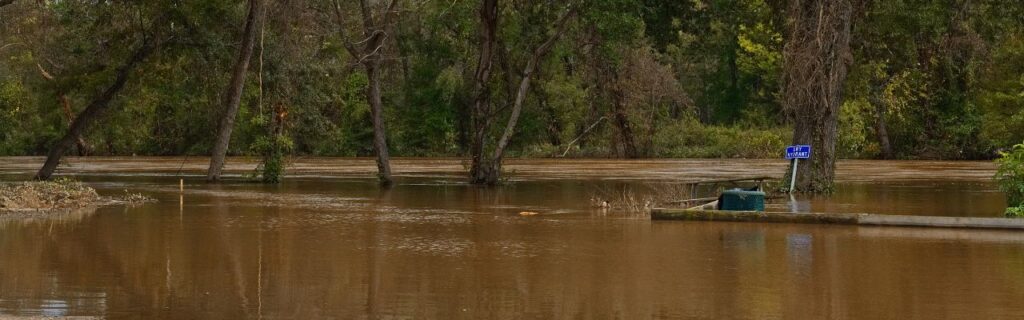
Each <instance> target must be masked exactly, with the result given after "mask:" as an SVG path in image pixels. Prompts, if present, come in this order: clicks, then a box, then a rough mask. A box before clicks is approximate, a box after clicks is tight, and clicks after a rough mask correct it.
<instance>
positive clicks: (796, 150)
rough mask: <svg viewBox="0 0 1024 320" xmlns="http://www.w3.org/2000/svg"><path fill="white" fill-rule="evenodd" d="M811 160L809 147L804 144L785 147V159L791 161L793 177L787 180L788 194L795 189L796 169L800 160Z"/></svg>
mask: <svg viewBox="0 0 1024 320" xmlns="http://www.w3.org/2000/svg"><path fill="white" fill-rule="evenodd" d="M810 158H811V146H810V145H806V144H801V145H795V146H788V147H786V159H791V160H793V175H792V177H791V178H790V180H789V193H793V190H795V189H796V169H797V165H799V164H800V159H810Z"/></svg>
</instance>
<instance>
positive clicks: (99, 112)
mask: <svg viewBox="0 0 1024 320" xmlns="http://www.w3.org/2000/svg"><path fill="white" fill-rule="evenodd" d="M157 47H158V45H154V44H149V43H143V44H142V46H141V47H139V49H137V50H136V51H135V53H133V54H132V56H131V58H129V59H128V61H127V62H125V64H124V65H123V66H121V67H120V68H118V69H117V73H116V77H115V78H114V82H113V83H111V84H110V87H107V89H106V90H104V91H103V93H102V94H100V95H99V96H98V97H96V98H95V99H94V100H93V101H92V102H91V103H89V106H87V107H86V108H85V110H82V113H79V114H78V116H77V117H75V120H74V122H73V123H72V124H71V126H70V127H69V128H68V132H67V133H66V134H64V137H62V138H61V139H60V140H58V141H57V142H56V143H55V144H54V145H53V147H52V148H50V152H49V153H48V154H47V156H46V162H45V163H43V167H42V168H40V169H39V172H37V173H36V176H35V179H36V180H49V179H50V177H51V176H53V172H54V171H55V170H57V165H58V164H60V158H61V157H62V156H64V153H65V152H66V151H67V150H68V149H70V148H71V146H72V145H73V144H74V143H75V142H76V141H78V140H79V139H80V138H81V136H82V134H83V133H85V131H86V130H87V129H88V128H89V126H91V125H92V123H93V122H95V121H96V119H99V118H100V117H102V116H103V114H104V112H105V111H106V110H107V108H108V107H109V106H110V101H111V100H113V99H114V96H116V95H117V93H118V92H121V89H123V88H124V85H125V83H126V82H128V77H129V76H130V75H131V73H132V71H135V67H136V66H137V65H138V64H139V63H141V62H142V61H143V60H145V59H146V57H148V56H149V55H150V54H151V53H153V51H154V50H155V49H156V48H157Z"/></svg>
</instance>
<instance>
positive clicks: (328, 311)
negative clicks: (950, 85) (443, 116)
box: [0, 157, 1024, 319]
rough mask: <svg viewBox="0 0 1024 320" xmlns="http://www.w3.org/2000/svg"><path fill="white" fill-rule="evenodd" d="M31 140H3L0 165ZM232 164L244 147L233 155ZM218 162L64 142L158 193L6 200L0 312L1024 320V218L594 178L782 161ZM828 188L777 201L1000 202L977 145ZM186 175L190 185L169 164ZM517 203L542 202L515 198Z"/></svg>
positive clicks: (754, 170) (116, 178) (764, 169)
mask: <svg viewBox="0 0 1024 320" xmlns="http://www.w3.org/2000/svg"><path fill="white" fill-rule="evenodd" d="M41 161H42V159H40V158H0V179H2V180H16V179H24V178H26V177H29V176H31V173H32V172H33V171H34V170H35V169H37V168H38V166H39V164H40V163H41ZM230 163H231V164H232V165H231V166H229V167H228V170H229V172H231V173H232V174H233V175H234V176H235V177H240V176H241V175H243V174H245V173H247V172H250V171H251V170H252V167H253V163H252V162H251V161H249V160H247V159H232V160H231V162H230ZM205 164H206V159H195V158H192V159H183V158H141V157H140V158H97V159H79V158H71V159H69V161H68V165H67V166H64V167H61V169H60V171H59V173H62V174H65V175H72V176H75V177H76V178H77V179H80V180H83V181H86V182H87V183H88V184H89V185H90V186H93V187H96V188H97V189H98V190H99V191H100V193H101V194H107V195H114V194H119V193H123V192H124V190H125V189H130V190H131V191H133V192H141V193H144V194H147V195H151V196H153V197H155V198H158V199H159V200H160V202H158V203H153V204H144V205H139V206H133V207H126V206H112V207H103V208H99V209H96V210H86V211H80V212H72V213H67V214H62V215H59V216H56V217H53V218H46V219H39V218H37V219H31V220H28V219H3V218H0V315H15V316H101V317H109V318H137V317H142V318H180V319H194V318H215V319H239V318H288V319H310V318H336V319H393V318H400V319H405V318H430V319H524V318H527V319H532V318H536V319H552V318H572V319H648V318H658V319H693V318H698V319H1020V318H1024V303H1022V302H1024V300H1022V297H1024V233H1021V232H1013V231H973V230H970V231H969V230H945V229H916V228H885V227H851V226H821V225H787V224H772V225H767V224H766V225H762V224H753V223H707V222H674V221H655V222H652V221H650V220H649V219H647V218H645V217H642V216H637V215H632V214H627V213H625V212H619V211H617V210H601V209H595V208H591V205H590V203H589V199H590V198H591V197H593V196H594V195H595V194H599V193H601V192H609V190H612V191H611V192H616V191H621V190H643V189H644V188H648V189H649V188H651V185H655V186H656V185H658V184H659V183H675V182H680V181H697V180H705V179H722V178H736V177H747V176H764V175H767V176H782V175H783V173H784V171H785V170H786V163H785V162H784V161H769V160H643V161H617V160H520V161H512V162H510V163H509V165H507V166H506V169H507V170H509V172H510V173H511V181H510V183H509V184H508V185H507V186H504V187H500V188H479V187H473V186H468V185H466V184H464V183H463V181H464V178H463V172H464V166H465V164H464V163H463V162H462V161H460V160H457V159H440V160H439V159H398V160H396V161H395V162H394V163H393V165H394V171H395V173H396V174H397V175H398V184H397V185H396V186H395V187H394V188H391V189H388V190H382V189H380V188H378V186H377V185H376V183H375V181H374V180H372V177H373V174H372V171H373V170H374V164H373V162H372V160H368V159H355V160H352V159H344V160H343V159H297V160H296V162H295V163H294V164H293V165H292V167H291V171H289V174H290V176H289V179H288V180H286V182H285V183H284V184H282V185H279V186H265V185H259V184H250V183H244V182H241V181H240V180H238V179H235V180H233V181H228V182H226V183H221V184H215V185H210V184H206V183H203V182H202V178H201V173H202V172H203V168H204V167H205ZM838 168H839V172H838V179H839V185H838V186H837V190H836V193H835V194H834V195H832V196H830V197H815V198H797V199H795V200H796V201H790V200H788V199H784V200H779V201H776V202H774V203H772V204H771V205H770V208H771V209H773V210H791V209H796V211H827V212H870V213H882V214H916V215H945V216H989V217H994V216H998V215H999V214H1000V213H1001V211H1002V209H1003V208H1004V207H1005V200H1004V196H1003V194H1002V193H1000V192H998V190H996V188H995V186H994V184H992V182H991V177H992V174H993V173H994V170H995V168H994V166H993V165H992V164H990V163H986V162H931V161H884V162H883V161H845V162H841V163H840V164H839V167H838ZM179 177H185V179H186V186H185V192H184V193H179V191H178V179H179ZM520 211H535V212H539V213H541V214H540V215H537V216H530V217H522V216H519V215H518V212H520Z"/></svg>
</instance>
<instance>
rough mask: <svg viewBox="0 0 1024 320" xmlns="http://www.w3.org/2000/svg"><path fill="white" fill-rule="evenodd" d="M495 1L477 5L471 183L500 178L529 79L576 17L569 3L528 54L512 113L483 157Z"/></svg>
mask: <svg viewBox="0 0 1024 320" xmlns="http://www.w3.org/2000/svg"><path fill="white" fill-rule="evenodd" d="M498 16H499V14H498V2H497V0H484V2H482V3H481V6H480V23H481V40H480V60H479V62H478V65H477V71H476V73H475V76H474V80H475V81H476V82H477V83H476V89H477V90H478V91H477V92H476V94H477V98H476V99H475V101H474V104H473V110H472V112H473V124H474V128H473V129H474V130H475V132H474V136H473V141H472V146H471V147H470V152H471V153H472V154H471V156H472V159H471V161H472V164H471V167H470V173H469V174H470V181H471V182H472V183H475V184H496V183H498V181H499V180H500V178H501V162H502V158H504V156H505V151H506V149H507V148H508V145H509V142H511V140H512V137H513V135H515V131H516V125H517V124H518V122H519V116H520V115H521V114H522V111H523V102H525V101H526V94H527V93H528V92H529V91H530V81H531V80H532V79H533V75H534V73H535V72H536V71H537V67H538V65H539V64H540V62H541V60H542V59H543V58H544V57H545V56H546V55H547V54H548V52H550V51H551V48H552V47H553V46H554V44H555V42H556V41H558V39H559V38H561V36H562V34H564V33H565V30H566V28H568V22H569V20H570V19H572V18H573V17H575V16H576V5H575V4H570V6H569V9H568V10H567V11H566V12H565V13H563V14H562V15H561V16H560V17H559V18H558V20H557V21H555V28H554V31H553V32H551V34H550V35H548V37H547V39H546V40H545V41H544V42H543V43H541V44H540V45H539V46H537V48H536V49H534V50H533V52H532V54H531V55H530V58H529V60H528V61H527V62H526V66H525V67H523V69H522V71H521V72H520V74H521V76H520V80H519V86H518V88H517V90H516V92H515V98H514V100H513V101H512V112H511V115H510V116H509V119H508V123H506V124H505V130H504V131H503V132H502V135H501V138H499V139H498V143H497V145H496V146H495V147H494V151H493V153H492V154H491V156H490V157H489V158H485V152H486V151H485V147H484V143H485V140H486V136H487V131H489V130H490V125H491V123H492V122H493V119H494V117H495V114H494V112H493V107H492V106H491V101H490V87H489V85H487V84H486V82H489V81H490V72H491V64H492V63H493V62H492V60H493V58H494V51H495V49H496V45H497V43H498V38H497V36H496V31H497V28H498Z"/></svg>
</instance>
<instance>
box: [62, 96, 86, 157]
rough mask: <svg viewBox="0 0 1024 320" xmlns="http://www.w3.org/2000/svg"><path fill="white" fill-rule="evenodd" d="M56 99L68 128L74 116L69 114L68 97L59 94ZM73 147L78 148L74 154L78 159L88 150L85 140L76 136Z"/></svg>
mask: <svg viewBox="0 0 1024 320" xmlns="http://www.w3.org/2000/svg"><path fill="white" fill-rule="evenodd" d="M58 99H59V100H60V105H61V107H62V108H64V117H65V118H66V119H67V120H68V128H70V127H71V125H72V124H74V123H75V116H74V115H73V114H71V100H69V99H68V96H67V95H66V94H63V93H61V94H60V97H58ZM75 147H76V148H78V150H76V151H77V152H76V154H78V156H79V157H84V156H86V155H87V154H88V153H89V149H87V148H88V147H87V146H86V144H85V139H84V138H82V136H78V139H76V140H75Z"/></svg>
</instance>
